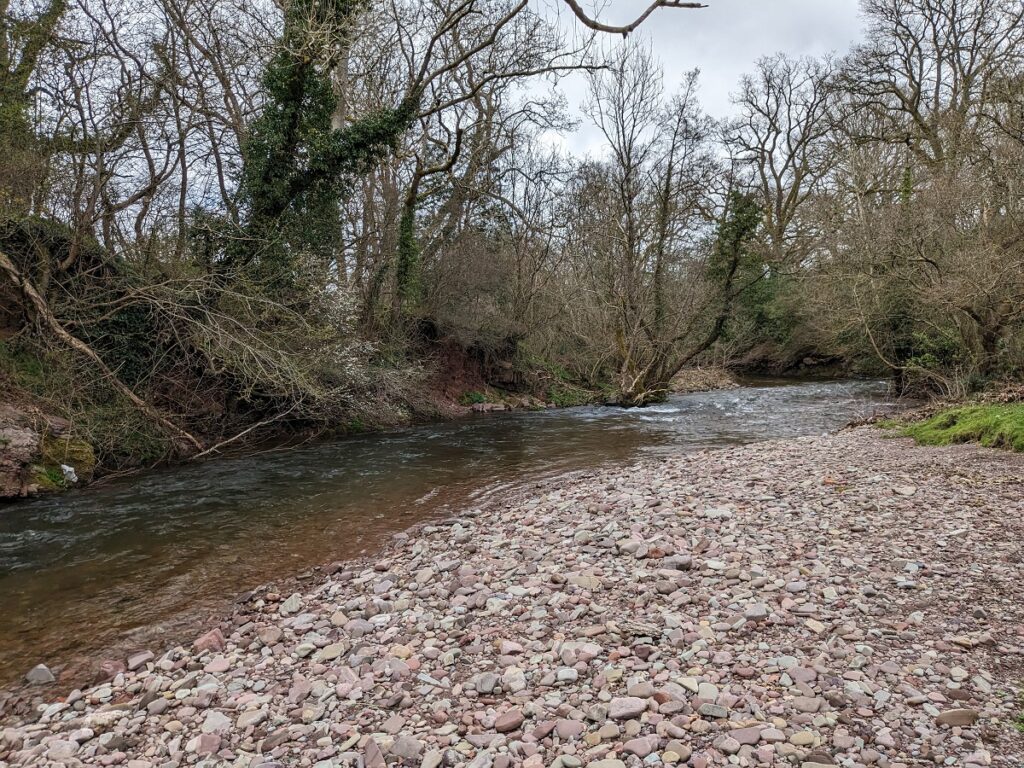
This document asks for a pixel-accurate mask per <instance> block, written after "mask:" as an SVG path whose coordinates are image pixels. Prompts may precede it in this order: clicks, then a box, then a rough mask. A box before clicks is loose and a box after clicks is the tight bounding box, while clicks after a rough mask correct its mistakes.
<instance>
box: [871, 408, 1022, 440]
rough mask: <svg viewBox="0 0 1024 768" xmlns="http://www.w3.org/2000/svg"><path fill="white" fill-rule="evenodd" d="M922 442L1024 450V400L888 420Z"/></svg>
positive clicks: (904, 432) (905, 433)
mask: <svg viewBox="0 0 1024 768" xmlns="http://www.w3.org/2000/svg"><path fill="white" fill-rule="evenodd" d="M888 426H895V427H897V428H898V429H899V431H900V433H901V434H903V435H906V436H908V437H912V438H914V439H915V440H916V441H917V442H919V443H921V444H923V445H952V444H954V443H981V444H982V445H984V446H987V447H989V448H1005V449H1008V450H1011V451H1024V403H1010V404H1004V405H967V406H961V407H958V408H950V409H949V410H946V411H942V412H941V413H938V414H936V415H935V416H932V417H930V418H927V419H924V420H923V421H918V422H914V423H912V424H892V423H890V424H888Z"/></svg>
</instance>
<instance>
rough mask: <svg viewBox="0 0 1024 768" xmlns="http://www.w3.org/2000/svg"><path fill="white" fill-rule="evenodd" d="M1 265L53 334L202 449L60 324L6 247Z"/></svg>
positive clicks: (200, 446)
mask: <svg viewBox="0 0 1024 768" xmlns="http://www.w3.org/2000/svg"><path fill="white" fill-rule="evenodd" d="M0 268H2V269H3V270H4V271H5V272H6V273H7V276H8V277H9V278H10V279H11V282H12V283H14V285H15V287H16V288H18V290H20V291H21V292H22V293H23V294H24V295H25V296H26V298H28V300H29V301H31V302H32V306H33V307H34V308H35V310H36V313H37V314H38V315H39V317H40V319H42V321H43V322H44V323H46V325H47V327H48V328H49V329H50V330H51V331H52V332H53V334H54V336H56V337H57V338H58V339H60V340H61V341H62V342H64V343H65V344H66V345H67V346H69V347H71V349H73V350H74V351H75V352H77V353H78V354H80V355H82V356H84V357H87V358H89V360H91V361H92V362H93V364H94V365H96V367H98V368H99V369H100V370H101V371H102V372H103V375H104V376H106V377H107V378H108V379H109V380H110V383H111V384H113V386H114V388H115V389H116V390H117V391H118V392H120V393H121V394H122V395H124V396H125V397H126V398H128V400H130V401H131V403H132V404H133V405H134V406H135V407H136V408H138V409H139V410H140V411H142V412H143V413H144V414H145V415H146V416H148V417H149V418H150V419H151V420H152V421H154V422H156V423H157V424H158V425H160V426H161V427H163V428H164V429H165V430H167V431H168V432H171V433H173V434H175V435H177V436H178V437H180V438H182V439H184V440H185V441H187V442H188V443H190V444H191V445H193V446H194V447H195V449H196V450H197V451H201V450H203V444H202V443H201V442H200V441H199V440H198V439H197V438H196V437H195V436H194V435H192V434H191V433H189V432H187V431H185V430H184V429H182V428H181V427H179V426H178V425H177V424H175V423H174V422H173V421H171V420H170V419H168V418H167V417H166V416H164V415H163V414H162V413H160V411H158V410H157V409H156V408H155V407H153V406H152V405H150V404H149V403H147V402H146V401H145V400H143V399H142V398H141V397H139V396H138V395H137V394H135V393H134V392H133V391H132V390H131V388H130V387H129V386H128V385H127V384H125V383H124V382H123V381H121V380H120V379H119V378H118V377H117V374H116V373H114V371H113V370H111V369H110V367H109V366H108V365H107V364H106V363H104V362H103V358H101V357H100V356H99V355H98V354H97V353H96V351H95V350H93V348H92V347H90V346H89V345H88V344H86V343H85V342H84V341H82V340H81V339H79V338H77V337H75V336H72V335H71V333H69V332H68V331H67V329H66V328H64V326H63V325H61V323H60V321H59V320H58V319H57V318H56V317H55V316H54V314H53V312H52V311H50V307H49V304H47V302H46V299H44V298H43V296H42V294H40V293H39V291H38V290H36V287H35V286H34V285H32V283H31V281H30V280H29V279H28V278H27V277H25V276H24V275H22V274H21V272H20V271H19V270H18V268H17V267H16V266H15V264H14V262H13V261H11V259H10V257H8V256H7V254H6V253H4V252H3V251H0Z"/></svg>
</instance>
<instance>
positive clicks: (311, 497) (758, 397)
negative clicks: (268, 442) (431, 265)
mask: <svg viewBox="0 0 1024 768" xmlns="http://www.w3.org/2000/svg"><path fill="white" fill-rule="evenodd" d="M885 393H886V387H885V385H884V384H881V383H878V382H851V381H845V382H828V383H822V382H816V383H798V384H793V383H785V384H783V383H779V382H759V383H757V384H755V385H751V386H745V387H743V388H740V389H734V390H726V391H719V392H708V393H698V394H691V395H677V396H674V397H672V398H671V399H670V400H669V401H668V402H667V403H664V404H662V405H657V406H654V407H650V408H644V409H634V410H622V409H616V408H602V407H586V408H572V409H565V410H557V411H545V412H537V413H526V412H519V413H511V414H494V415H486V416H474V417H471V418H466V419H463V420H459V421H453V422H447V423H443V424H434V425H430V426H423V427H417V428H411V429H403V430H399V431H393V432H386V433H381V434H373V435H365V436H359V437H350V438H345V439H342V440H336V441H331V442H322V443H316V444H310V445H307V446H304V447H301V448H292V449H288V450H278V451H273V452H268V453H263V454H259V455H256V456H247V457H244V458H231V459H220V460H216V461H210V462H207V463H204V464H197V465H190V466H184V467H172V468H168V469H165V470H162V471H154V472H150V473H147V474H142V475H137V476H135V477H132V478H128V479H125V480H122V481H119V482H112V483H110V484H107V485H102V484H101V485H100V486H98V487H94V488H91V489H89V490H86V491H81V492H72V493H69V494H66V495H64V496H55V497H50V498H42V499H38V500H33V501H29V502H21V503H18V504H15V505H11V506H7V507H0V681H10V680H14V679H16V678H17V677H20V675H22V674H24V672H25V671H26V670H28V669H29V668H30V667H32V666H34V665H35V664H37V663H39V662H45V663H47V664H50V665H52V666H54V667H55V668H62V667H64V668H73V667H74V665H75V664H76V663H82V662H83V660H84V659H86V658H89V656H90V654H95V653H97V652H100V651H101V650H105V651H106V653H107V654H110V655H117V654H113V653H112V650H113V649H117V650H118V651H119V652H120V653H122V654H123V652H124V651H125V650H126V649H131V648H137V647H141V646H142V644H143V643H148V644H150V647H152V648H153V649H154V650H159V649H160V648H161V646H163V645H166V644H167V642H168V641H169V640H170V639H171V634H173V632H172V629H171V628H172V627H173V620H174V618H175V617H182V616H185V615H190V616H193V617H194V616H196V614H197V613H201V612H204V611H205V612H216V611H218V610H222V609H223V608H224V607H225V606H226V605H227V604H228V601H229V600H230V599H231V598H232V597H234V596H235V595H237V594H238V593H239V592H242V591H243V590H245V589H248V588H252V587H254V586H256V585H258V584H260V583H265V582H267V581H270V580H273V579H275V578H282V577H285V576H291V575H294V574H298V573H300V572H302V571H303V570H305V569H308V568H310V567H311V566H313V565H317V564H320V563H324V562H328V561H332V560H341V559H344V558H350V557H355V556H358V555H361V554H365V553H367V552H371V551H373V549H374V548H376V547H379V546H380V545H381V544H382V543H383V542H384V541H385V540H386V539H387V538H388V536H390V535H391V534H392V533H394V532H396V531H399V530H402V529H404V528H406V527H408V526H410V525H412V524H413V523H415V522H418V521H421V520H424V519H427V518H430V517H432V516H438V515H443V514H445V513H446V511H447V510H451V509H453V508H457V507H459V506H461V505H464V504H467V503H473V502H474V501H479V500H480V498H481V497H482V496H486V495H487V494H492V493H496V492H500V490H501V489H502V488H507V487H508V486H509V485H510V484H514V483H516V482H520V481H523V480H529V479H530V478H535V477H538V476H542V475H548V474H551V473H554V472H561V471H568V470H576V469H585V468H590V467H595V466H600V465H602V464H606V463H609V462H623V461H630V460H634V459H637V458H640V457H643V456H648V455H658V454H661V455H664V454H671V453H677V452H682V451H692V450H697V449H700V448H709V447H715V446H722V445H730V444H739V443H746V442H751V441H755V440H764V439H769V438H777V437H787V436H797V435H813V434H819V433H822V432H826V431H830V430H834V429H837V428H839V427H841V426H843V425H844V424H846V423H847V422H848V421H850V420H852V419H855V418H858V417H862V416H866V415H869V414H871V413H873V412H876V411H878V410H880V409H882V408H886V407H891V404H887V403H886V395H885ZM193 630H194V627H193ZM162 632H164V633H167V637H165V638H162V639H161V638H160V637H159V636H160V635H161V633H162ZM154 635H155V636H156V637H154ZM133 644H134V645H133Z"/></svg>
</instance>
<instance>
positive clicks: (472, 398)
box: [459, 390, 490, 405]
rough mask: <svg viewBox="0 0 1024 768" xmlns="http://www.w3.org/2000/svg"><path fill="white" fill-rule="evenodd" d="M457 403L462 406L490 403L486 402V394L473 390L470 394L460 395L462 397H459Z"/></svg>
mask: <svg viewBox="0 0 1024 768" xmlns="http://www.w3.org/2000/svg"><path fill="white" fill-rule="evenodd" d="M459 402H460V403H461V404H462V405H479V404H480V403H486V402H490V401H489V400H488V398H487V395H486V394H484V393H483V392H477V391H475V390H474V391H472V392H464V393H462V395H461V396H460V397H459Z"/></svg>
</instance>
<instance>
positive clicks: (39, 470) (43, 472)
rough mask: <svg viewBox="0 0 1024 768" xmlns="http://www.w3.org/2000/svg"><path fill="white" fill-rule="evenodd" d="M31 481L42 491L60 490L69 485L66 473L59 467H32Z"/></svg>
mask: <svg viewBox="0 0 1024 768" xmlns="http://www.w3.org/2000/svg"><path fill="white" fill-rule="evenodd" d="M31 482H32V484H33V485H36V486H38V487H39V490H41V491H60V490H63V489H64V488H66V487H67V483H66V482H65V480H64V473H63V472H62V471H61V470H60V469H59V468H57V467H41V466H39V465H38V464H37V465H35V466H33V467H32V477H31Z"/></svg>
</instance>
